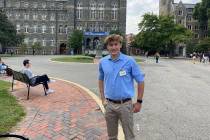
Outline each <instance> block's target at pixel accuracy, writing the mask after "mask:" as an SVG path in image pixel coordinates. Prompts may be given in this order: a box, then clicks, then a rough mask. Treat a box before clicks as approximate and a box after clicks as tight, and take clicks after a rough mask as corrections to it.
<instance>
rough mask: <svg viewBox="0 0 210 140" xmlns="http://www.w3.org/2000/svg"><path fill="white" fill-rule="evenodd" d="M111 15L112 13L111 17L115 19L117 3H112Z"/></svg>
mask: <svg viewBox="0 0 210 140" xmlns="http://www.w3.org/2000/svg"><path fill="white" fill-rule="evenodd" d="M111 15H112V19H113V20H117V15H118V5H117V3H116V2H115V3H112V12H111Z"/></svg>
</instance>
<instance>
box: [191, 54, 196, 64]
mask: <svg viewBox="0 0 210 140" xmlns="http://www.w3.org/2000/svg"><path fill="white" fill-rule="evenodd" d="M192 59H193V64H195V61H196V53H195V52H194V53H193V55H192Z"/></svg>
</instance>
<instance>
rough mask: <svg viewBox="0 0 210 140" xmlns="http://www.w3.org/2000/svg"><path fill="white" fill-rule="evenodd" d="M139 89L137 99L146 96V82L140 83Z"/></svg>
mask: <svg viewBox="0 0 210 140" xmlns="http://www.w3.org/2000/svg"><path fill="white" fill-rule="evenodd" d="M137 91H138V95H137V100H142V99H143V96H144V82H142V83H138V86H137Z"/></svg>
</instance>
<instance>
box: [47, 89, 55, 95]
mask: <svg viewBox="0 0 210 140" xmlns="http://www.w3.org/2000/svg"><path fill="white" fill-rule="evenodd" d="M53 92H55V91H54V90H52V89H48V90H47V92H46V93H47V94H51V93H53Z"/></svg>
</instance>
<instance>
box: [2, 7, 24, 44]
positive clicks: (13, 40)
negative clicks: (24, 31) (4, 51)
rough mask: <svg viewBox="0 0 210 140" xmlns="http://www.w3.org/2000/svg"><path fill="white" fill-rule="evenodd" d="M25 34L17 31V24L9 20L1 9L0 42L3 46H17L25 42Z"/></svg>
mask: <svg viewBox="0 0 210 140" xmlns="http://www.w3.org/2000/svg"><path fill="white" fill-rule="evenodd" d="M23 39H24V35H21V34H20V35H18V34H17V33H16V28H15V26H14V25H13V24H12V23H11V22H10V21H9V20H8V18H7V16H6V15H5V13H4V12H3V11H0V44H2V46H3V47H4V46H17V45H18V44H21V43H22V42H23Z"/></svg>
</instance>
